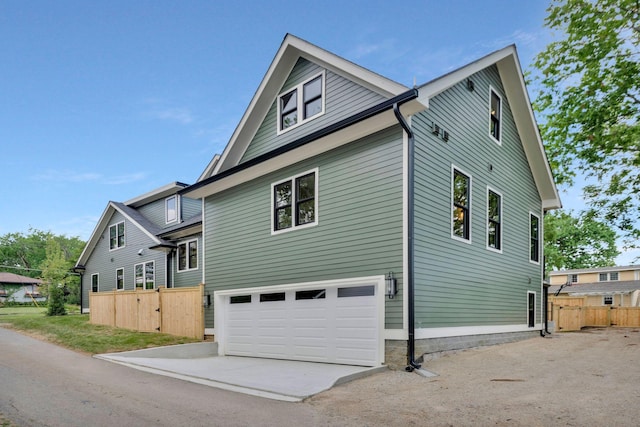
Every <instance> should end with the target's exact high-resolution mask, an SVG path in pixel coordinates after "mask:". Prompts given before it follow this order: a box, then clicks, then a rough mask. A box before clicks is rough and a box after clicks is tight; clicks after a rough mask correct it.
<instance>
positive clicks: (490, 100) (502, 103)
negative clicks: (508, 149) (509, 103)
mask: <svg viewBox="0 0 640 427" xmlns="http://www.w3.org/2000/svg"><path fill="white" fill-rule="evenodd" d="M494 94H495V95H496V97H497V98H498V102H499V107H500V111H499V117H497V121H498V137H497V138H496V137H495V136H494V135H493V134H492V133H491V125H492V122H493V117H494V115H493V114H491V102H492V101H493V95H494ZM502 110H504V102H502V95H500V93H499V92H498V91H497V90H496V89H495V88H494V87H493V86H491V85H490V86H489V136H490V137H491V139H493V140H494V141H495V142H496V143H497V144H498V145H502Z"/></svg>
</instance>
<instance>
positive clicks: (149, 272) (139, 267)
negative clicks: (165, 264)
mask: <svg viewBox="0 0 640 427" xmlns="http://www.w3.org/2000/svg"><path fill="white" fill-rule="evenodd" d="M154 267H155V265H154V262H153V261H149V262H143V263H140V264H136V265H135V266H134V267H133V274H134V278H135V283H136V289H155V287H156V275H155V271H154V270H155V268H154Z"/></svg>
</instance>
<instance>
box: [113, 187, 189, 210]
mask: <svg viewBox="0 0 640 427" xmlns="http://www.w3.org/2000/svg"><path fill="white" fill-rule="evenodd" d="M185 187H188V185H187V184H182V183H180V182H172V183H170V184H167V185H164V186H162V187H160V188H156V189H155V190H151V191H149V192H148V193H145V194H143V195H141V196H138V197H134V198H133V199H130V200H127V201H126V202H124V204H125V205H127V206H130V207H133V208H137V207H138V206H141V205H144V204H147V203H150V202H153V201H155V200H159V199H162V198H163V197H168V196H170V195H171V194H174V193H177V192H178V191H180V190H182V189H183V188H185Z"/></svg>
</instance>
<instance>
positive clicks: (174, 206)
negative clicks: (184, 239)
mask: <svg viewBox="0 0 640 427" xmlns="http://www.w3.org/2000/svg"><path fill="white" fill-rule="evenodd" d="M164 208H165V209H164V212H165V215H164V218H165V222H166V223H167V224H169V223H172V222H176V221H177V220H178V209H179V207H178V196H177V195H176V196H171V197H167V198H166V199H164Z"/></svg>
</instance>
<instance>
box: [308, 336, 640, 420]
mask: <svg viewBox="0 0 640 427" xmlns="http://www.w3.org/2000/svg"><path fill="white" fill-rule="evenodd" d="M423 368H424V369H426V370H428V371H430V372H433V373H437V374H438V376H437V377H433V378H425V377H423V376H420V375H418V374H417V373H407V372H404V371H387V372H383V373H379V374H376V375H373V376H370V377H367V378H363V379H359V380H355V381H352V382H350V383H347V384H344V385H340V386H337V387H334V388H333V389H331V390H328V391H326V392H324V393H321V394H319V395H316V396H314V397H312V398H310V399H308V400H307V401H306V402H305V403H306V404H308V405H312V406H313V407H315V409H316V410H318V411H319V412H322V413H324V414H331V413H333V417H334V419H335V421H336V424H343V425H359V426H395V425H403V426H407V425H408V426H467V425H469V426H471V425H473V426H637V425H640V329H639V328H624V329H614V328H608V329H604V328H603V329H599V328H598V329H583V330H582V331H581V332H565V333H556V334H553V335H547V337H545V338H532V339H529V340H526V341H520V342H516V343H510V344H503V345H499V346H492V347H483V348H477V349H471V350H465V351H460V352H456V353H450V354H446V355H442V356H441V357H438V358H435V359H433V360H429V361H426V362H425V363H423Z"/></svg>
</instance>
